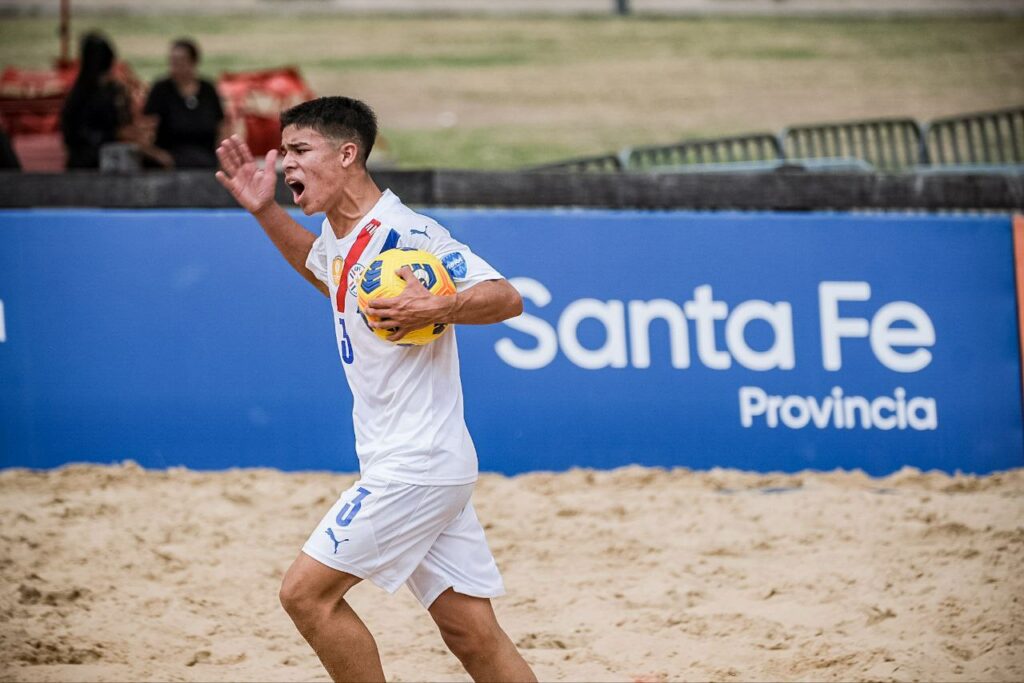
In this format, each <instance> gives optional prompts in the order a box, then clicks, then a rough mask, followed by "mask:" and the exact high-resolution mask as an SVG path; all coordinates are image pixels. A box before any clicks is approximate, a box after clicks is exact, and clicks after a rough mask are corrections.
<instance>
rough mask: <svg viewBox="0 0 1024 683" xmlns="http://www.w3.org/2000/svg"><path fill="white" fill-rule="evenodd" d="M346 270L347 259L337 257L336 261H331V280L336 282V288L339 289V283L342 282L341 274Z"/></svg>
mask: <svg viewBox="0 0 1024 683" xmlns="http://www.w3.org/2000/svg"><path fill="white" fill-rule="evenodd" d="M344 270H345V259H343V258H342V257H340V256H335V257H334V260H333V261H331V279H332V280H333V281H334V286H335V287H337V286H338V283H340V282H341V273H342V271H344Z"/></svg>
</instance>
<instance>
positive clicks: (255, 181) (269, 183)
mask: <svg viewBox="0 0 1024 683" xmlns="http://www.w3.org/2000/svg"><path fill="white" fill-rule="evenodd" d="M217 158H218V159H219V160H220V165H221V169H222V170H220V171H217V180H219V181H220V184H221V185H223V186H224V187H226V188H227V189H228V192H230V193H231V196H232V197H234V198H235V201H237V202H238V203H239V204H241V205H242V208H243V209H245V210H246V211H248V212H249V213H253V214H255V213H259V212H260V211H262V210H263V209H265V208H267V207H268V206H270V205H271V204H273V203H274V191H275V189H276V187H277V170H276V169H275V167H274V164H275V163H276V162H277V150H276V149H272V150H270V151H269V152H267V157H266V159H265V161H264V165H263V168H259V166H258V165H257V164H256V159H254V158H253V156H252V152H250V151H249V145H247V144H245V142H243V141H242V139H241V138H240V137H238V136H237V135H232V136H231V137H229V138H227V139H225V140H223V141H222V142H221V143H220V146H219V147H218V148H217Z"/></svg>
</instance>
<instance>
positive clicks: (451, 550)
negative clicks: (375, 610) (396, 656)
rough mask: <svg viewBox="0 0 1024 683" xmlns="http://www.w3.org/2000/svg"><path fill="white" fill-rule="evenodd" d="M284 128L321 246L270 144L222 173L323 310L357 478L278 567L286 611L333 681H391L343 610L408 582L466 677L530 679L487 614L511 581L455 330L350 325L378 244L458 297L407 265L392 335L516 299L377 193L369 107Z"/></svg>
mask: <svg viewBox="0 0 1024 683" xmlns="http://www.w3.org/2000/svg"><path fill="white" fill-rule="evenodd" d="M281 126H282V143H283V144H282V149H283V151H284V158H283V168H284V174H285V182H286V183H287V184H288V186H289V187H290V188H291V190H292V194H293V195H294V199H295V203H296V204H298V205H299V207H300V208H301V209H302V211H303V212H304V213H305V214H306V215H310V214H313V213H319V212H323V213H325V214H326V216H327V217H326V219H325V220H324V222H323V227H322V231H321V234H320V236H319V237H316V238H314V236H313V234H312V233H310V232H309V231H307V230H306V229H304V228H303V227H302V226H300V225H299V224H298V223H297V222H295V221H294V220H292V218H291V217H289V216H288V214H287V213H285V211H284V210H283V209H282V208H281V207H280V206H278V205H277V204H276V203H275V202H274V187H275V184H276V172H275V170H274V169H275V166H274V164H275V162H276V160H277V154H278V153H277V150H272V151H270V152H269V153H268V154H267V157H266V163H265V166H264V168H263V169H258V168H257V165H256V162H255V160H254V159H253V156H252V154H251V153H250V151H249V149H248V147H247V146H246V145H245V143H244V142H242V141H241V140H239V139H238V138H237V137H232V138H230V139H227V140H224V141H223V142H222V143H221V145H220V147H219V148H218V150H217V156H218V158H219V159H220V162H221V166H222V167H223V170H222V171H220V172H218V173H217V179H218V180H219V181H220V182H221V184H223V185H224V187H226V188H227V189H228V190H229V191H230V192H231V194H232V195H233V196H234V197H235V199H236V200H237V201H238V203H239V204H241V205H242V207H244V208H245V209H247V210H248V211H249V212H250V213H252V215H253V216H254V217H255V218H256V220H257V221H259V224H260V225H261V226H262V227H263V229H264V230H265V231H266V233H267V235H268V236H269V237H270V239H271V240H273V242H274V244H275V245H276V246H277V248H278V249H279V250H280V251H281V253H282V254H283V255H284V257H285V259H287V260H288V262H289V263H290V264H291V265H292V267H294V268H295V269H296V270H297V271H298V272H299V274H301V275H302V276H303V277H304V278H306V279H307V280H309V282H310V283H312V284H313V286H314V287H316V288H317V289H319V290H320V291H321V292H322V293H323V294H325V295H326V296H327V297H328V299H329V301H330V305H331V312H332V317H333V319H334V328H335V333H336V336H337V339H338V350H339V353H340V355H341V360H342V364H343V367H344V369H345V376H346V378H347V379H348V384H349V387H350V388H351V390H352V403H353V408H352V417H353V422H354V426H355V435H356V453H357V454H358V456H359V470H360V479H359V481H357V482H356V483H355V484H354V485H353V486H352V488H350V489H349V490H348V491H345V492H344V493H343V494H342V495H341V497H340V498H339V499H338V501H337V502H336V503H335V504H334V505H333V506H332V507H331V509H330V510H329V511H328V512H327V514H326V515H325V516H324V518H323V520H322V521H321V522H320V524H319V525H318V526H317V527H316V529H315V530H314V531H313V533H312V534H311V535H310V537H309V540H307V541H306V543H305V545H304V546H303V548H302V552H301V553H299V556H298V558H297V559H296V560H295V562H294V563H293V564H292V566H291V567H290V568H289V569H288V572H287V573H286V574H285V577H284V581H283V583H282V585H281V602H282V604H283V605H284V608H285V610H286V611H287V612H288V614H289V616H291V618H292V620H293V621H294V622H295V625H296V627H297V628H298V629H299V632H300V633H302V635H303V637H304V638H305V639H306V640H307V641H308V642H309V644H310V645H311V646H312V648H313V649H314V650H315V651H316V654H317V655H318V656H319V657H320V661H321V662H323V665H324V667H325V668H326V669H327V672H328V673H329V674H330V676H331V678H333V679H334V680H335V681H341V680H353V681H379V680H384V672H383V670H382V669H381V663H380V657H379V655H378V653H377V646H376V644H375V643H374V640H373V636H371V635H370V632H369V631H368V630H367V628H366V626H365V625H364V624H363V622H362V621H361V620H360V619H359V617H358V616H357V615H356V613H355V612H354V611H353V610H352V607H351V606H349V604H348V603H347V602H346V601H345V594H346V592H348V590H349V589H350V588H352V586H354V585H356V584H357V583H359V581H361V580H362V579H369V580H370V581H372V582H373V583H375V584H377V585H378V586H380V587H381V588H384V589H385V590H387V591H389V592H394V591H395V590H397V589H398V588H399V587H400V586H401V585H402V584H403V583H404V584H406V585H407V586H408V587H409V589H410V590H411V591H412V593H413V594H414V595H415V596H416V598H417V599H418V600H419V601H420V602H421V603H422V604H423V606H424V607H426V608H427V610H429V612H430V615H431V616H432V617H433V619H434V621H435V622H436V623H437V627H438V629H439V630H440V632H441V636H442V638H443V639H444V642H445V643H446V644H447V645H448V647H449V648H450V649H451V651H452V652H453V653H454V654H455V655H456V656H457V657H458V658H459V660H460V661H461V662H462V664H463V666H464V667H465V668H466V671H467V672H469V674H470V675H471V676H472V677H473V679H474V680H477V681H483V680H486V681H502V680H508V681H512V680H516V681H528V680H536V679H535V678H534V675H533V672H532V671H531V670H530V667H529V666H528V665H527V664H526V662H525V661H524V660H523V658H522V656H520V654H519V652H518V651H517V650H516V647H515V645H514V644H513V643H512V641H511V640H510V639H509V637H508V636H507V635H505V632H504V631H502V629H501V627H500V626H499V625H498V622H497V620H496V618H495V615H494V611H493V610H492V609H491V603H490V600H489V598H492V597H495V596H498V595H502V594H503V593H504V587H503V585H502V581H501V575H500V574H499V573H498V568H497V566H496V565H495V563H494V558H493V557H492V555H491V551H490V549H489V548H488V547H487V540H486V539H485V538H484V532H483V528H482V527H481V526H480V522H479V521H478V520H477V517H476V513H475V512H474V511H473V504H472V502H471V501H470V495H471V494H472V492H473V484H474V482H475V481H476V478H477V460H476V451H475V449H474V447H473V441H472V440H471V439H470V436H469V432H468V431H467V429H466V423H465V421H464V419H463V410H462V387H461V383H460V380H459V359H458V354H457V352H456V347H455V335H454V334H453V333H452V332H449V333H448V334H446V335H444V336H442V337H440V338H439V339H437V340H436V341H434V342H433V343H432V344H430V345H428V346H421V347H416V346H401V345H398V344H392V343H388V342H386V341H384V340H382V339H380V338H379V337H377V336H376V335H374V334H373V333H372V332H371V331H370V330H369V329H368V328H367V324H366V323H365V322H364V321H363V319H362V318H361V317H360V316H359V313H358V311H357V310H356V295H355V286H356V283H357V282H358V276H359V274H360V273H361V272H362V270H363V268H364V267H365V265H366V264H367V263H368V262H369V261H371V260H373V259H374V258H376V256H377V255H378V254H379V253H380V252H381V251H384V250H386V249H391V248H393V247H413V248H417V249H423V250H425V251H429V252H431V253H433V254H434V255H436V256H437V257H438V258H440V259H441V261H442V263H443V264H444V265H445V268H446V269H447V270H448V271H449V273H450V274H451V276H452V279H453V280H454V281H455V283H456V288H457V290H458V291H457V293H456V294H455V295H453V296H435V295H433V294H431V293H429V292H428V291H427V290H426V289H425V288H424V287H423V286H422V285H421V284H420V283H419V281H418V280H417V279H416V278H415V277H413V275H412V273H411V271H409V269H408V268H406V269H403V270H402V273H401V275H402V277H403V278H404V279H405V280H406V282H407V283H408V286H407V287H406V289H405V290H404V291H403V292H402V294H401V295H400V296H398V297H395V298H391V299H381V300H377V301H374V302H373V303H371V310H370V312H371V313H372V315H373V316H375V317H377V318H379V319H380V321H379V322H376V323H373V325H374V326H375V327H377V328H385V329H392V328H397V329H396V331H395V332H393V333H392V334H391V335H390V337H389V338H390V339H391V340H393V341H398V340H400V339H401V338H402V337H403V336H404V335H405V334H407V333H408V332H409V331H410V330H413V329H417V328H419V327H422V326H423V325H426V324H432V323H455V324H474V323H495V322H500V321H502V320H505V319H507V318H510V317H512V316H515V315H518V314H519V313H520V312H521V311H522V300H521V299H520V297H519V294H518V293H517V292H516V291H515V289H513V288H512V286H511V285H509V283H508V282H507V281H506V280H505V279H503V278H502V276H501V275H500V274H499V273H498V272H497V271H495V270H494V269H493V268H492V267H491V266H490V265H488V264H487V262H485V261H484V260H483V259H481V258H480V257H479V256H477V255H476V254H474V253H473V252H472V251H470V249H469V247H467V246H466V245H464V244H461V243H460V242H458V241H456V240H455V239H453V238H452V237H451V235H450V234H449V233H448V232H447V231H446V230H445V229H444V228H442V227H441V226H440V225H439V224H438V223H436V222H435V221H433V220H431V219H430V218H427V217H425V216H421V215H419V214H416V213H414V212H413V211H411V210H410V209H408V208H406V207H405V206H403V205H402V203H401V201H399V199H398V197H396V196H395V195H394V194H392V193H391V192H390V191H384V192H381V190H380V189H379V188H378V187H377V185H376V184H375V183H374V181H373V179H372V178H371V177H370V175H369V174H368V173H367V171H366V158H367V157H368V156H369V154H370V150H371V149H372V148H373V143H374V140H375V138H376V135H377V122H376V119H375V117H374V114H373V112H372V111H371V110H370V109H369V107H367V106H366V105H365V104H363V103H362V102H359V101H358V100H352V99H349V98H346V97H324V98H320V99H317V100H313V101H310V102H305V103H303V104H300V105H298V106H296V107H294V108H292V109H289V110H288V111H286V112H284V113H283V114H282V116H281Z"/></svg>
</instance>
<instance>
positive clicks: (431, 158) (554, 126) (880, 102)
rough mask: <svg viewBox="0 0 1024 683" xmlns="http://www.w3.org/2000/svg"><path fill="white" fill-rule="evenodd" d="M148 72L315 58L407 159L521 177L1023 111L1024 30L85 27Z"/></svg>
mask: <svg viewBox="0 0 1024 683" xmlns="http://www.w3.org/2000/svg"><path fill="white" fill-rule="evenodd" d="M93 27H95V28H100V29H102V30H104V31H105V32H106V33H107V34H108V35H110V36H111V37H112V38H113V39H114V41H115V43H116V45H117V48H118V51H119V54H120V55H121V56H122V57H123V58H124V59H126V60H127V61H128V62H129V63H130V64H131V65H132V67H133V68H134V69H135V70H136V72H137V73H138V74H139V75H140V77H142V78H144V79H147V80H149V79H152V78H155V77H157V76H159V75H161V74H162V73H163V71H164V69H165V53H166V49H167V42H168V41H169V40H170V39H172V38H175V37H178V36H182V35H188V36H192V37H194V38H196V39H197V40H198V41H199V43H200V45H201V46H202V48H203V51H204V55H205V58H204V61H203V64H202V70H203V71H204V72H205V73H207V74H209V75H211V76H216V74H218V73H220V72H221V71H237V70H244V69H257V68H266V67H269V66H275V65H284V64H294V65H297V66H299V67H300V68H301V69H302V71H303V73H304V74H305V76H306V78H307V79H308V81H309V82H310V84H311V86H312V87H313V89H314V90H315V91H316V92H318V93H320V94H347V95H352V96H355V97H360V98H362V99H365V100H367V101H368V102H370V103H371V104H372V105H373V106H374V107H375V108H376V109H377V112H378V115H379V117H380V120H381V126H382V130H383V131H384V133H385V135H386V136H387V139H388V142H389V144H390V146H391V154H392V156H393V157H394V158H395V159H396V160H397V162H398V164H399V165H400V166H403V167H422V166H441V167H460V168H514V167H519V166H523V165H531V164H538V163H543V162H546V161H551V160H555V159H559V158H562V157H569V156H578V155H586V154H594V153H602V152H606V151H613V150H615V149H617V148H620V147H622V146H625V145H640V144H652V143H662V142H668V141H674V140H678V139H681V138H683V137H686V136H689V135H696V134H700V135H718V134H732V133H743V132H748V131H755V130H778V129H779V128H782V127H783V126H785V125H789V124H795V123H802V122H809V121H826V120H849V119H851V118H859V117H867V116H911V117H915V118H918V119H922V120H923V119H928V118H931V117H934V116H941V115H949V114H954V113H957V112H962V111H975V110H983V109H987V108H995V107H1004V106H1009V105H1013V104H1021V103H1024V78H1021V76H1020V74H1021V73H1024V42H1022V41H1021V39H1020V36H1021V35H1024V20H1020V19H1002V20H980V19H970V18H961V19H900V20H874V21H872V20H861V19H858V20H840V19H836V20H819V19H746V18H726V19H713V18H704V19H665V18H658V19H652V18H631V19H625V20H622V19H614V18H596V17H591V18H575V19H574V18H481V17H466V18H453V17H444V18H436V19H431V18H423V17H398V18H396V17H387V18H385V17H365V16H359V17H344V16H340V15H334V16H322V17H311V16H299V17H271V16H265V17H264V16H244V17H233V16H215V17H210V16H202V17H183V16H173V17H123V16H122V17H113V16H111V17H103V16H100V17H94V16H90V17H83V18H77V19H76V20H75V23H74V26H73V29H74V31H75V32H76V34H77V33H81V32H83V31H84V30H86V29H88V28H93ZM57 52H58V40H57V35H56V21H55V20H54V19H50V18H5V19H4V20H3V21H2V22H0V66H6V65H19V66H43V65H46V64H47V63H49V62H50V61H51V60H52V59H53V58H54V57H55V56H56V55H57Z"/></svg>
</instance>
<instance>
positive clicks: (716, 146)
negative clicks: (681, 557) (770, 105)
mask: <svg viewBox="0 0 1024 683" xmlns="http://www.w3.org/2000/svg"><path fill="white" fill-rule="evenodd" d="M622 156H624V157H625V159H626V167H627V168H629V169H631V170H645V169H655V168H664V167H679V166H690V165H694V164H724V163H740V162H744V163H746V162H762V161H777V160H779V159H782V147H781V145H780V144H779V139H778V138H777V137H776V136H774V135H772V134H771V133H753V134H750V135H733V136H729V137H724V138H703V139H699V140H684V141H683V142H679V143H676V144H674V145H658V146H647V147H633V148H632V149H627V150H623V151H622Z"/></svg>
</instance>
